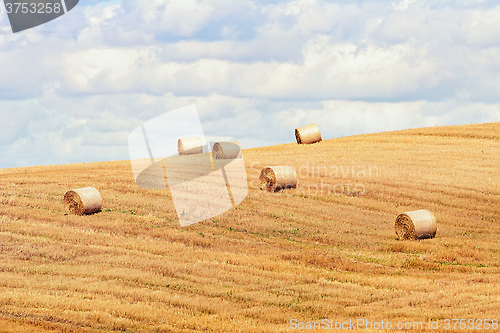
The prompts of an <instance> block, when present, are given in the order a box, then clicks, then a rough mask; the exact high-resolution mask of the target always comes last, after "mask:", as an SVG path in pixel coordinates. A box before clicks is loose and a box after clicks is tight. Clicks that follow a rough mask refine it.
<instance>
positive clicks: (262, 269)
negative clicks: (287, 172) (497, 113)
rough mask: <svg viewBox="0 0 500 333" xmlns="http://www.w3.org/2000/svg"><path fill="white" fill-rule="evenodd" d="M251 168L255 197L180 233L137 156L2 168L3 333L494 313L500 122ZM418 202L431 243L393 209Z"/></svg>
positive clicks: (498, 268) (259, 159) (261, 151)
mask: <svg viewBox="0 0 500 333" xmlns="http://www.w3.org/2000/svg"><path fill="white" fill-rule="evenodd" d="M291 138H293V134H291ZM243 157H244V160H245V166H246V170H247V177H248V185H249V194H248V197H247V198H246V199H245V200H244V201H243V202H242V203H241V204H240V205H239V206H237V207H236V208H234V209H232V210H231V211H228V212H226V213H224V214H222V215H220V216H217V217H216V218H213V219H211V220H208V221H204V222H201V223H198V224H195V225H192V226H188V227H183V228H181V227H180V226H179V223H178V221H177V216H176V212H175V209H174V206H173V202H172V199H171V197H170V193H169V191H168V190H146V189H141V188H139V187H137V186H136V185H135V183H134V179H133V175H132V172H131V167H130V162H129V161H113V162H100V163H88V164H71V165H56V166H39V167H29V168H11V169H1V170H0V194H1V196H0V200H1V203H0V244H1V247H0V258H1V260H0V332H20V331H23V332H59V331H66V332H73V331H74V332H111V331H126V332H198V331H205V332H284V331H297V330H294V329H293V328H295V327H294V326H293V325H298V323H299V322H302V323H304V325H306V324H307V322H309V323H311V325H313V323H314V322H321V323H322V325H326V323H330V324H331V325H332V327H333V325H335V323H339V324H342V323H346V322H349V321H351V322H356V321H360V320H363V324H364V325H365V326H362V327H361V328H369V327H368V326H366V325H367V321H370V322H371V323H372V324H373V323H378V324H380V322H381V321H382V320H383V321H384V323H385V324H387V323H388V322H390V323H391V325H393V326H395V325H396V323H413V324H414V323H419V322H421V323H423V325H424V326H423V328H424V329H425V328H426V327H427V326H426V325H427V324H428V320H433V321H436V320H439V329H438V330H433V332H437V331H443V332H444V331H446V332H450V330H449V329H448V330H447V329H445V320H446V319H453V318H459V319H467V320H468V319H475V320H476V321H474V322H473V325H478V324H479V323H480V322H479V321H477V320H484V319H490V320H491V319H495V318H496V319H497V320H498V319H500V318H499V317H500V313H499V310H498V309H500V289H499V288H498V285H499V284H500V177H499V176H500V123H490V124H479V125H466V126H450V127H432V128H421V129H410V130H404V131H397V132H387V133H375V134H366V135H358V136H351V137H343V138H335V139H327V140H323V141H322V142H319V143H316V144H312V145H297V144H295V143H287V144H282V145H276V146H271V147H261V148H254V149H246V150H243ZM266 165H292V166H294V167H295V168H296V170H297V175H298V181H299V184H298V186H297V188H290V189H286V190H283V191H280V192H276V193H273V194H270V193H266V192H263V191H261V190H260V189H259V183H258V176H259V173H260V170H261V169H262V168H263V167H264V166H266ZM87 186H92V187H95V188H97V189H99V191H100V193H101V196H102V197H103V202H104V203H103V210H102V211H101V212H100V213H97V214H94V215H89V216H73V215H67V213H66V211H65V209H64V206H63V204H62V198H63V195H64V193H65V192H66V191H67V190H68V189H72V188H79V187H87ZM417 209H427V210H430V211H431V212H433V213H434V215H435V217H436V219H437V225H438V230H437V234H436V237H435V238H433V239H426V240H421V241H399V240H397V239H396V235H395V232H394V221H395V219H396V216H397V215H398V214H399V213H402V212H405V211H409V210H417ZM293 319H295V321H293ZM291 321H292V322H291ZM360 323H361V322H360ZM481 323H482V322H481ZM330 324H329V325H330ZM452 325H453V323H452ZM372 326H373V325H372ZM471 327H476V328H477V326H471ZM372 328H373V327H372ZM375 328H376V327H375ZM375 328H374V329H375ZM393 328H394V327H393ZM413 328H414V329H418V330H419V331H425V330H423V329H420V328H419V327H418V325H417V326H416V327H413ZM366 331H369V330H368V329H366ZM466 331H467V330H460V332H466Z"/></svg>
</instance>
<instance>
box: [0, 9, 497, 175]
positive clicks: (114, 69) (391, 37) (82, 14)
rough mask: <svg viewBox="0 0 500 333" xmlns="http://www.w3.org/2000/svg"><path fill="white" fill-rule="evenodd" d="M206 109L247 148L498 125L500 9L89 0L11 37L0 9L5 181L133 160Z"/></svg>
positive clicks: (218, 132) (209, 126)
mask: <svg viewBox="0 0 500 333" xmlns="http://www.w3.org/2000/svg"><path fill="white" fill-rule="evenodd" d="M191 104H195V105H196V107H197V110H198V113H199V115H200V119H201V123H202V126H203V130H204V132H205V135H206V136H207V137H208V138H210V140H211V141H216V140H237V141H239V142H240V144H241V145H242V148H251V147H258V146H267V145H273V144H280V143H287V142H294V141H295V137H294V128H296V127H299V126H304V125H307V124H310V123H316V124H318V126H319V128H320V130H321V133H322V136H323V138H324V139H328V138H336V137H341V136H349V135H356V134H363V133H374V132H381V131H392V130H400V129H406V128H418V127H428V126H436V125H438V126H443V125H461V124H471V123H474V124H475V123H485V122H498V121H500V3H499V2H498V1H488V0H484V1H481V0H476V1H474V0H456V1H444V0H443V1H440V0H429V1H427V0H418V1H415V0H403V1H383V0H371V1H369V0H368V1H362V0H352V1H349V0H344V1H319V0H301V1H240V0H213V1H205V0H199V1H193V0H179V1H177V0H170V1H166V0H163V1H162V0H144V1H142V0H122V1H118V0H113V1H95V0H80V3H79V4H78V5H77V6H76V7H75V8H74V9H73V10H72V11H70V12H68V13H67V14H65V15H63V16H61V17H59V18H58V19H56V20H54V21H51V22H48V23H46V24H44V25H41V26H38V27H35V28H33V29H30V30H26V31H23V32H19V33H15V34H14V33H12V30H11V28H10V24H9V20H8V17H7V13H6V10H5V7H4V6H3V5H1V4H0V168H9V167H21V166H33V165H47V164H67V163H80V162H94V161H110V160H126V159H129V151H128V146H127V145H128V136H129V134H130V133H131V132H132V131H133V130H134V129H135V128H137V127H138V126H140V125H141V124H142V123H143V122H145V121H147V120H149V119H152V118H154V117H157V116H159V115H162V114H164V113H165V112H168V111H172V110H175V109H178V108H181V107H185V106H188V105H191Z"/></svg>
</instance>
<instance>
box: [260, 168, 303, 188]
mask: <svg viewBox="0 0 500 333" xmlns="http://www.w3.org/2000/svg"><path fill="white" fill-rule="evenodd" d="M259 180H260V184H261V189H263V190H265V191H268V192H276V191H278V190H281V189H284V188H287V187H296V186H297V174H296V173H295V168H294V167H291V166H287V165H280V166H267V167H265V168H264V169H262V171H261V172H260V177H259Z"/></svg>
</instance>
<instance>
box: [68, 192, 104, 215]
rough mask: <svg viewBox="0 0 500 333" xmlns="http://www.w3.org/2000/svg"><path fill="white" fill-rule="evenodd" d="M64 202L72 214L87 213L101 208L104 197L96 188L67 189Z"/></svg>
mask: <svg viewBox="0 0 500 333" xmlns="http://www.w3.org/2000/svg"><path fill="white" fill-rule="evenodd" d="M63 203H64V205H65V206H66V209H67V210H68V211H69V213H70V214H75V215H86V214H92V213H96V212H99V211H100V210H101V207H102V198H101V195H100V194H99V191H98V190H96V189H95V188H93V187H84V188H78V189H74V190H69V191H67V192H66V193H65V194H64V199H63Z"/></svg>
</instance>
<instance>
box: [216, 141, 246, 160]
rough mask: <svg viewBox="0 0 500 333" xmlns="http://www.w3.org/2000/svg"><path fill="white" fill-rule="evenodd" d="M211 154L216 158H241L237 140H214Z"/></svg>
mask: <svg viewBox="0 0 500 333" xmlns="http://www.w3.org/2000/svg"><path fill="white" fill-rule="evenodd" d="M212 155H213V157H214V159H216V160H224V159H236V158H241V147H240V144H239V143H238V141H229V142H216V143H215V144H214V146H213V149H212Z"/></svg>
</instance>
